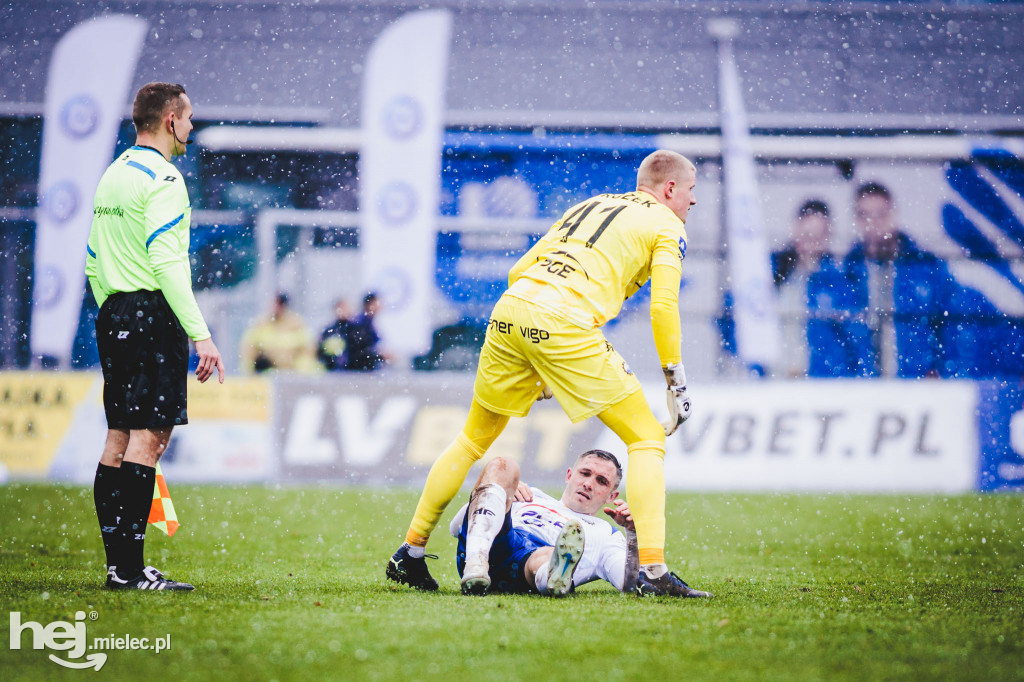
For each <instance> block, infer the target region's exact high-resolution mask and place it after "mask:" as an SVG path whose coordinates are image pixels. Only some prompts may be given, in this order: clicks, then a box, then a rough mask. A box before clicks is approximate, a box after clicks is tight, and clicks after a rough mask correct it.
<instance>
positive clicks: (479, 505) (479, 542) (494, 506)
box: [466, 483, 508, 561]
mask: <svg viewBox="0 0 1024 682" xmlns="http://www.w3.org/2000/svg"><path fill="white" fill-rule="evenodd" d="M507 498H508V495H506V494H505V489H504V488H502V487H501V486H500V485H498V484H497V483H491V484H489V485H486V486H484V487H483V488H482V489H480V491H479V492H477V494H476V495H474V496H473V501H472V502H471V503H470V505H469V509H468V510H467V511H466V513H467V514H469V525H468V527H467V528H466V561H471V560H473V561H480V560H484V561H486V560H487V556H488V555H489V554H490V553H491V545H492V544H493V543H494V538H496V537H497V536H498V531H500V530H501V527H502V526H503V525H504V524H505V500H506V499H507Z"/></svg>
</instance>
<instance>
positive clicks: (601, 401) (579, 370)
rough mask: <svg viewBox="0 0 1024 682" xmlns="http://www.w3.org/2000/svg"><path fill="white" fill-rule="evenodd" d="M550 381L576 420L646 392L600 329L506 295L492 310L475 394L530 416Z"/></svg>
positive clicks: (501, 410)
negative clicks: (575, 322) (574, 321)
mask: <svg viewBox="0 0 1024 682" xmlns="http://www.w3.org/2000/svg"><path fill="white" fill-rule="evenodd" d="M545 384H546V385H547V386H548V388H550V389H551V392H552V393H553V394H554V396H555V398H557V399H558V402H559V403H560V404H561V406H562V409H564V410H565V413H566V414H567V415H569V418H570V419H571V420H572V421H573V422H580V421H583V420H584V419H586V418H588V417H592V416H594V415H596V414H599V413H601V412H603V411H604V410H606V409H607V408H609V407H611V406H612V405H614V404H616V403H618V402H619V401H621V400H624V399H625V398H627V397H628V396H630V395H632V394H633V393H635V392H636V391H639V390H640V382H639V381H638V380H637V378H636V377H635V376H634V375H633V372H632V370H630V369H629V365H627V364H626V361H625V360H623V359H622V356H621V355H619V354H618V353H617V352H616V351H615V349H614V348H612V345H611V344H610V343H608V341H607V340H606V339H605V338H604V334H602V333H601V330H600V329H583V328H581V327H578V326H576V325H573V324H570V323H568V322H566V321H565V320H563V319H562V318H560V317H558V316H557V315H554V314H552V313H550V312H548V311H546V310H543V309H541V308H538V307H536V306H533V305H531V304H529V303H527V302H525V301H522V300H520V299H517V298H512V297H511V296H502V297H501V299H500V300H499V301H498V303H497V305H495V306H494V310H493V311H492V312H491V319H490V322H489V323H488V326H487V336H486V338H485V340H484V347H483V350H481V351H480V365H479V366H478V368H477V371H476V383H475V384H474V385H473V396H474V397H475V398H476V400H477V402H479V403H480V404H481V405H483V406H484V407H486V408H487V409H489V410H491V411H492V412H497V413H498V414H505V415H509V416H511V417H525V416H526V415H527V414H528V413H529V411H530V408H531V407H532V406H533V403H534V402H535V401H536V400H537V396H538V395H540V392H541V390H542V388H543V386H544V385H545Z"/></svg>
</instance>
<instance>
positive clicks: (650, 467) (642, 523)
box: [626, 441, 665, 566]
mask: <svg viewBox="0 0 1024 682" xmlns="http://www.w3.org/2000/svg"><path fill="white" fill-rule="evenodd" d="M628 451H629V471H628V474H627V476H626V499H627V500H629V508H630V511H632V512H633V522H634V523H635V524H636V541H637V547H638V549H639V550H640V565H641V566H647V565H649V564H663V563H665V443H664V441H662V442H658V441H640V442H637V443H633V444H632V445H630V446H629V449H628Z"/></svg>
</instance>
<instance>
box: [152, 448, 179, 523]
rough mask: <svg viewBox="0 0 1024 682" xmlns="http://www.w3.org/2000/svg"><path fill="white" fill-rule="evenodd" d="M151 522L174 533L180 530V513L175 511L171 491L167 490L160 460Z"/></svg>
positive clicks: (154, 487) (157, 468)
mask: <svg viewBox="0 0 1024 682" xmlns="http://www.w3.org/2000/svg"><path fill="white" fill-rule="evenodd" d="M149 522H150V523H151V524H153V525H154V526H156V527H157V528H159V529H160V530H162V531H163V532H165V533H167V535H174V531H176V530H178V526H179V525H181V524H179V523H178V515H177V514H175V513H174V503H173V502H171V493H170V492H168V490H167V481H165V480H164V472H163V471H161V470H160V462H157V463H156V485H155V486H153V506H152V507H150V509H149Z"/></svg>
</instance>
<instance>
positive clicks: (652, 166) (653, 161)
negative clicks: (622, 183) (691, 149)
mask: <svg viewBox="0 0 1024 682" xmlns="http://www.w3.org/2000/svg"><path fill="white" fill-rule="evenodd" d="M688 171H689V172H693V173H696V172H697V168H696V166H694V165H693V163H692V162H691V161H690V160H689V159H688V158H686V157H685V156H683V155H682V154H679V153H677V152H673V151H671V150H668V149H659V150H658V151H656V152H652V153H650V154H648V155H647V158H645V159H644V160H643V161H642V162H641V163H640V168H639V169H638V170H637V172H636V186H637V187H638V188H639V187H652V188H653V187H659V186H661V185H663V184H665V183H666V182H667V181H669V180H678V179H679V178H680V176H682V175H683V174H684V173H685V172H688Z"/></svg>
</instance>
